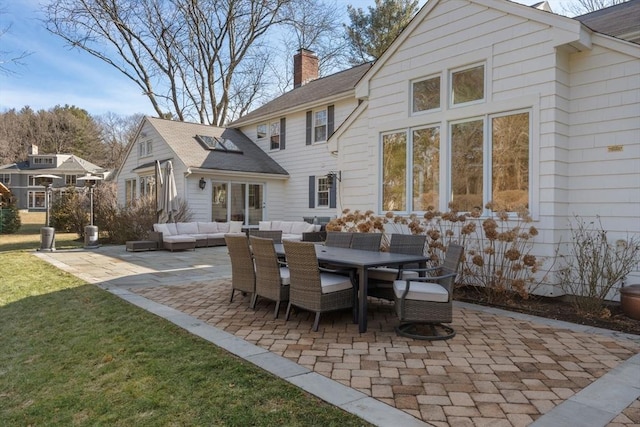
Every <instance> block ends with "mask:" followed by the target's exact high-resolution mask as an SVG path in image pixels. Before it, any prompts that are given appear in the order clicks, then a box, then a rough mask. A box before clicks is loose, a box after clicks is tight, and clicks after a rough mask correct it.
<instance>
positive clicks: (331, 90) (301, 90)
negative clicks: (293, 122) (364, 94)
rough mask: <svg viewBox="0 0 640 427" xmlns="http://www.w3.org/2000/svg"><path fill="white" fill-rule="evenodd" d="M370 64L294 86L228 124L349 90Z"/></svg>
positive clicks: (278, 111) (253, 118)
mask: <svg viewBox="0 0 640 427" xmlns="http://www.w3.org/2000/svg"><path fill="white" fill-rule="evenodd" d="M371 65H372V64H371V63H366V64H362V65H358V66H356V67H353V68H350V69H348V70H344V71H340V72H337V73H335V74H332V75H330V76H327V77H322V78H320V79H317V80H312V81H310V82H309V83H307V84H304V85H302V86H300V87H298V88H295V89H293V90H291V91H289V92H287V93H285V94H284V95H281V96H279V97H277V98H276V99H274V100H272V101H269V102H267V103H266V104H264V105H263V106H261V107H259V108H257V109H255V110H253V111H252V112H250V113H248V114H246V115H245V116H243V117H241V118H239V119H238V120H236V121H234V122H232V123H230V124H229V126H231V127H238V126H242V125H243V124H245V123H249V122H251V121H253V120H256V119H258V118H261V117H267V116H269V115H271V114H281V113H282V112H283V111H286V110H289V109H291V108H295V107H298V106H300V105H304V104H306V103H309V102H313V101H319V100H322V99H325V98H329V97H331V96H335V95H339V94H341V93H344V92H348V91H351V90H353V89H354V88H355V86H356V83H358V81H359V80H360V79H361V78H362V76H363V75H364V74H365V73H366V72H367V71H368V70H369V68H371Z"/></svg>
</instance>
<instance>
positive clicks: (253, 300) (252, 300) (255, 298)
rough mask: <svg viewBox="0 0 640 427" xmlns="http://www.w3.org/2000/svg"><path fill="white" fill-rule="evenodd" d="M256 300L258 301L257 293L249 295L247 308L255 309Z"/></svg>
mask: <svg viewBox="0 0 640 427" xmlns="http://www.w3.org/2000/svg"><path fill="white" fill-rule="evenodd" d="M257 302H258V294H257V293H255V292H254V293H253V296H252V297H251V301H250V302H249V308H251V309H253V310H255V309H256V303H257Z"/></svg>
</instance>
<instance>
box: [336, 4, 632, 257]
mask: <svg viewBox="0 0 640 427" xmlns="http://www.w3.org/2000/svg"><path fill="white" fill-rule="evenodd" d="M581 21H583V22H584V23H581ZM639 23H640V1H639V0H632V1H629V2H627V3H623V4H621V5H618V6H614V7H612V8H608V9H605V10H602V11H598V12H594V13H592V14H589V15H585V16H583V17H580V18H577V19H571V18H566V17H563V16H559V15H555V14H553V13H549V12H546V11H543V10H538V9H535V8H531V7H527V6H523V5H520V4H516V3H512V2H509V1H505V0H430V1H429V2H427V4H426V5H425V6H424V7H423V8H422V9H421V10H420V12H419V13H418V14H417V16H416V17H415V18H414V19H413V20H412V21H411V23H410V24H409V25H408V26H407V28H406V29H405V30H404V31H403V32H402V34H401V35H400V36H399V37H398V38H397V39H396V40H395V41H394V43H393V44H392V45H391V47H390V48H389V49H388V50H387V51H386V52H385V53H384V54H383V55H382V57H381V58H379V60H378V61H376V63H375V64H374V65H373V67H372V68H371V69H370V70H369V71H368V72H367V73H366V74H365V75H364V77H363V78H362V79H361V80H360V81H359V82H358V84H357V85H356V97H357V98H358V100H360V101H362V102H361V104H360V105H359V106H358V107H357V109H356V110H355V111H354V113H353V114H352V115H351V116H350V117H349V118H348V119H347V120H346V122H345V123H344V124H343V125H342V126H341V127H339V128H338V129H337V130H336V132H335V133H334V134H333V136H332V137H331V138H330V141H329V145H330V149H331V150H332V151H333V152H335V153H336V154H337V156H338V165H337V167H338V169H339V170H341V171H342V181H341V182H340V185H339V193H340V197H339V199H340V200H341V201H344V202H343V203H342V204H341V205H340V206H338V207H339V208H340V207H348V208H351V209H362V210H366V209H373V210H374V211H377V212H380V213H382V212H386V211H394V212H396V213H399V214H406V213H414V212H415V213H418V214H419V213H420V212H423V211H424V210H425V209H426V208H427V206H428V205H430V204H432V205H433V206H435V207H436V208H439V209H440V210H443V211H444V210H447V207H448V204H449V202H451V201H454V202H457V203H458V205H459V207H460V208H461V210H462V211H464V210H470V209H472V208H474V207H483V206H485V204H486V203H487V202H489V201H494V202H499V203H500V204H501V205H502V206H503V207H507V209H509V208H510V206H511V205H512V204H513V203H515V202H521V201H524V202H526V203H527V205H528V207H529V210H530V211H531V213H532V215H533V217H534V219H535V221H536V226H537V228H538V229H539V230H541V235H540V236H539V237H538V238H537V241H538V242H541V243H542V245H541V246H542V247H541V248H538V251H539V252H541V254H542V255H552V254H553V245H554V244H555V243H556V242H558V241H560V239H563V240H564V241H566V239H567V237H568V234H569V233H568V220H569V219H570V218H571V217H572V216H573V215H574V214H579V215H581V216H583V217H585V218H594V217H595V216H600V218H601V221H602V225H603V227H604V228H605V229H606V230H608V231H609V236H610V237H611V238H613V239H615V238H625V237H627V235H628V233H631V234H636V235H638V234H640V45H638V41H639V40H640V24H639ZM485 212H487V210H486V209H485Z"/></svg>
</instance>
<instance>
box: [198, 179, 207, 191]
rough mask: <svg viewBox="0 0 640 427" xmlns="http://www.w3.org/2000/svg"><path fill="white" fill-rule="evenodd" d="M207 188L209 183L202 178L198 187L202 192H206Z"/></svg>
mask: <svg viewBox="0 0 640 427" xmlns="http://www.w3.org/2000/svg"><path fill="white" fill-rule="evenodd" d="M206 186H207V181H205V180H204V178H200V181H198V187H200V189H201V190H204V188H205V187H206Z"/></svg>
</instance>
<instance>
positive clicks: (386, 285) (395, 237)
mask: <svg viewBox="0 0 640 427" xmlns="http://www.w3.org/2000/svg"><path fill="white" fill-rule="evenodd" d="M426 239H427V236H425V235H424V234H392V235H391V242H390V243H389V252H394V253H399V254H409V255H422V254H423V253H424V245H425V242H426ZM417 267H418V266H417V265H405V266H403V268H395V267H376V268H371V269H369V271H368V283H367V295H369V296H372V297H376V298H382V299H386V300H389V301H393V282H394V281H395V280H397V279H409V278H413V277H418V273H417V272H415V271H410V270H408V269H412V268H417Z"/></svg>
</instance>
